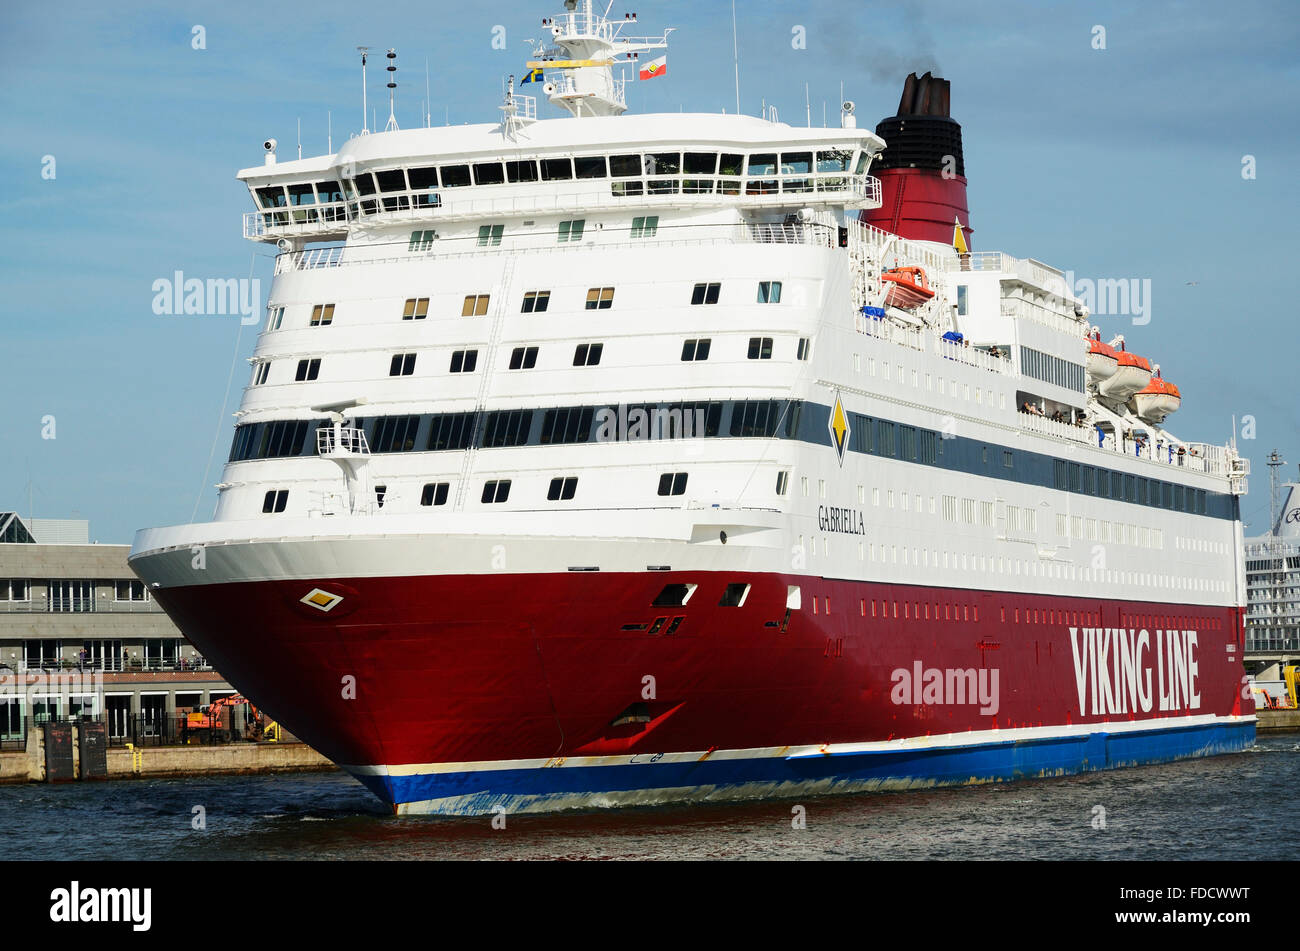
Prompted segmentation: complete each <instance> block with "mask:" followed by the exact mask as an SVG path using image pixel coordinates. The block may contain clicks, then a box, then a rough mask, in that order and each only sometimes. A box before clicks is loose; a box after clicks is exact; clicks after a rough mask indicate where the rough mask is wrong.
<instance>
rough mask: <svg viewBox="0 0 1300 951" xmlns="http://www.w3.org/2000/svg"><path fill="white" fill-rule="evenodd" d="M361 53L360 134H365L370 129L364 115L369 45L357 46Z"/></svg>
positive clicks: (365, 112)
mask: <svg viewBox="0 0 1300 951" xmlns="http://www.w3.org/2000/svg"><path fill="white" fill-rule="evenodd" d="M357 49H358V50H359V51H360V53H361V134H362V135H365V134H366V133H367V132H369V131H370V127H369V126H368V125H366V116H367V115H368V114H369V113H368V111H367V109H366V53H368V52H370V47H369V46H358V47H357Z"/></svg>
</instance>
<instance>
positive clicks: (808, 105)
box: [803, 83, 812, 129]
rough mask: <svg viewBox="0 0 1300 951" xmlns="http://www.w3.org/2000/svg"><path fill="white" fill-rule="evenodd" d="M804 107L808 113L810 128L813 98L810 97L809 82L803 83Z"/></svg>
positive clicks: (809, 126)
mask: <svg viewBox="0 0 1300 951" xmlns="http://www.w3.org/2000/svg"><path fill="white" fill-rule="evenodd" d="M803 107H804V109H805V110H806V111H807V113H808V128H810V129H811V128H812V100H811V99H809V98H808V84H807V83H804V84H803Z"/></svg>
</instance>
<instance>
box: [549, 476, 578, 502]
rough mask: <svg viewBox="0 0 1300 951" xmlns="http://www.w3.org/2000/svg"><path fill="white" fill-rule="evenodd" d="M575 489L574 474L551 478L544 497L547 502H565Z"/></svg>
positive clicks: (576, 486)
mask: <svg viewBox="0 0 1300 951" xmlns="http://www.w3.org/2000/svg"><path fill="white" fill-rule="evenodd" d="M577 491H578V479H577V477H576V476H567V477H563V478H559V477H557V478H554V479H552V480H551V485H550V488H548V489H547V490H546V499H547V501H549V502H567V501H568V500H569V499H571V498H573V496H574V494H575V493H576V492H577Z"/></svg>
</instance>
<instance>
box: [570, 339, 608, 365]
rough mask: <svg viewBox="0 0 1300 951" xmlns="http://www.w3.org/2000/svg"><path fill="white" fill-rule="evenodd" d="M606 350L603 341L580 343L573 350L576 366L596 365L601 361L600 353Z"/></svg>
mask: <svg viewBox="0 0 1300 951" xmlns="http://www.w3.org/2000/svg"><path fill="white" fill-rule="evenodd" d="M604 350H605V345H604V344H603V343H580V344H578V346H577V347H575V348H574V351H573V365H574V366H575V367H594V366H596V364H598V363H600V355H601V353H603V352H604Z"/></svg>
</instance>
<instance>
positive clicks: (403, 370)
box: [388, 353, 415, 376]
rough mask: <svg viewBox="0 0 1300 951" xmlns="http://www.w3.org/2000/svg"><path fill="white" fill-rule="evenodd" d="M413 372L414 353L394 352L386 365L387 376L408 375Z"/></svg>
mask: <svg viewBox="0 0 1300 951" xmlns="http://www.w3.org/2000/svg"><path fill="white" fill-rule="evenodd" d="M414 372H415V354H413V353H395V354H393V359H392V362H391V363H390V364H389V366H388V375H389V376H410V375H411V374H412V373H414Z"/></svg>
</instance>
